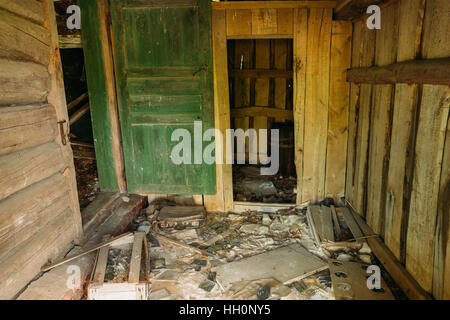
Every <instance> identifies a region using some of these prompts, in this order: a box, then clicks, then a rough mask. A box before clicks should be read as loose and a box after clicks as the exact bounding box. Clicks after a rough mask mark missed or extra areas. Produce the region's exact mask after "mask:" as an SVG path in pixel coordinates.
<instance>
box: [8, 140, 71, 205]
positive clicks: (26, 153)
mask: <svg viewBox="0 0 450 320" xmlns="http://www.w3.org/2000/svg"><path fill="white" fill-rule="evenodd" d="M65 167H66V165H65V162H64V159H63V157H62V152H61V149H60V147H59V145H58V144H56V142H48V143H46V144H43V145H40V146H37V147H34V148H31V149H26V150H22V151H19V152H15V153H11V154H8V155H5V156H1V157H0V200H1V199H5V198H6V197H8V196H10V195H12V194H13V193H15V192H17V191H19V190H21V189H24V188H26V187H28V186H30V185H32V184H33V183H36V182H39V181H41V180H43V179H45V178H47V177H50V176H51V175H53V174H55V173H56V172H58V171H62V170H63V169H64V168H65Z"/></svg>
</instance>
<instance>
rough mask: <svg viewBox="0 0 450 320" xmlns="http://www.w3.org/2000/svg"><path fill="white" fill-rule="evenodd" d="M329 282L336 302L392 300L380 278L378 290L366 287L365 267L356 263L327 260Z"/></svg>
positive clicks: (368, 274)
mask: <svg viewBox="0 0 450 320" xmlns="http://www.w3.org/2000/svg"><path fill="white" fill-rule="evenodd" d="M329 266H330V274H331V281H332V282H333V291H334V295H335V297H336V300H394V296H393V295H392V293H391V290H390V289H389V287H388V286H387V285H386V283H385V282H384V280H383V278H382V277H380V280H381V281H380V290H376V291H374V290H370V289H369V288H368V286H367V277H368V276H370V275H372V274H373V272H370V273H367V267H368V266H366V265H363V264H361V263H357V262H344V261H339V260H329Z"/></svg>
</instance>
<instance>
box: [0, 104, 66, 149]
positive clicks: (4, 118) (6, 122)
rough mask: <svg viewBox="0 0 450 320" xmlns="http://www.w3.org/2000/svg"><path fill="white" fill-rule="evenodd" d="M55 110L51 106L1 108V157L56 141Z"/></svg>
mask: <svg viewBox="0 0 450 320" xmlns="http://www.w3.org/2000/svg"><path fill="white" fill-rule="evenodd" d="M57 135H58V125H57V118H56V111H55V108H54V107H53V106H51V105H49V104H46V105H30V106H20V107H2V108H0V155H5V154H9V153H13V152H17V151H20V150H24V149H27V148H31V147H35V146H38V145H41V144H44V143H46V142H49V141H53V140H55V139H56V137H57Z"/></svg>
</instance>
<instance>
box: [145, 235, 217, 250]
mask: <svg viewBox="0 0 450 320" xmlns="http://www.w3.org/2000/svg"><path fill="white" fill-rule="evenodd" d="M150 232H151V233H152V235H153V236H154V237H155V238H156V239H158V238H160V239H162V240H165V241H167V242H170V243H172V244H174V245H178V246H180V247H183V248H186V249H189V250H192V251H195V252H196V253H199V254H202V255H206V256H213V255H212V254H210V253H209V252H207V251H205V250H201V249H198V248H196V247H193V246H190V245H188V244H186V243H183V242H180V241H177V240H175V239H172V238H169V237H167V236H164V235H162V234H160V233H158V232H156V231H154V230H150ZM158 240H159V239H158Z"/></svg>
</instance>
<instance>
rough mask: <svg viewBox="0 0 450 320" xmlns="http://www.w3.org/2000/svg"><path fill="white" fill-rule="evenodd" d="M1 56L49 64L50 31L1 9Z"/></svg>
mask: <svg viewBox="0 0 450 320" xmlns="http://www.w3.org/2000/svg"><path fill="white" fill-rule="evenodd" d="M0 30H2V32H1V33H0V57H2V58H7V59H10V60H21V61H33V62H37V63H39V64H42V65H45V66H46V65H48V63H49V61H50V46H49V43H50V32H49V31H48V30H47V29H45V28H44V27H41V26H39V25H37V24H35V23H33V22H30V21H28V20H25V19H23V18H20V17H18V16H15V15H13V14H12V13H9V12H7V11H3V10H0Z"/></svg>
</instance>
